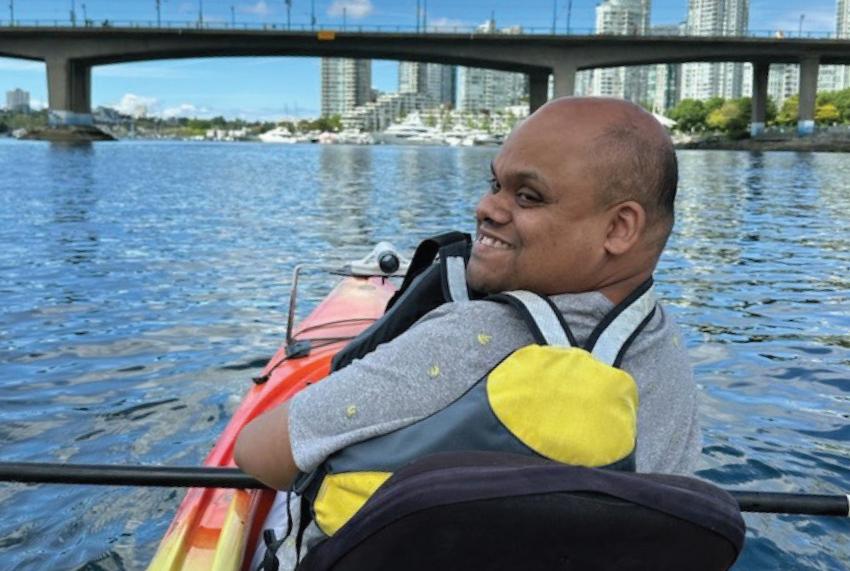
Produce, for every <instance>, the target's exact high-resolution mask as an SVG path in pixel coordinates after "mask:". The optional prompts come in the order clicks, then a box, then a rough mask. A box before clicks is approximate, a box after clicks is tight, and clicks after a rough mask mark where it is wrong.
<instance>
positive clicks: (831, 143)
mask: <svg viewBox="0 0 850 571" xmlns="http://www.w3.org/2000/svg"><path fill="white" fill-rule="evenodd" d="M18 138H19V139H21V140H41V141H49V142H60V143H75V142H94V141H119V140H136V141H164V140H168V141H195V142H206V143H218V142H229V143H233V142H246V143H259V142H262V141H260V140H259V139H242V140H238V139H237V140H222V139H212V138H210V139H206V138H205V139H200V140H199V139H194V138H181V137H138V136H137V137H130V138H123V137H115V136H113V135H112V134H111V133H108V132H104V131H103V130H101V129H98V128H96V127H95V128H91V127H89V128H85V127H83V128H80V127H73V128H67V127H65V128H47V129H39V130H36V131H32V132H30V133H27V134H25V135H23V136H22V137H18ZM264 144H267V145H271V146H274V145H275V143H264ZM302 144H307V143H302ZM310 144H319V143H310ZM336 144H339V143H336ZM360 144H364V143H360ZM373 144H379V143H373ZM410 146H414V145H410ZM420 146H421V145H420ZM433 146H444V145H433ZM445 146H450V145H445ZM481 146H496V145H481ZM673 146H674V148H675V149H676V150H699V151H785V152H819V153H850V138H844V137H842V138H836V137H823V136H817V135H814V136H811V137H793V138H787V139H767V138H765V139H749V138H748V139H740V140H731V139H721V138H708V139H701V140H684V141H683V140H680V141H676V139H675V137H674V139H673Z"/></svg>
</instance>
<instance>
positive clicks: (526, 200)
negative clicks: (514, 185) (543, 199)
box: [516, 190, 540, 204]
mask: <svg viewBox="0 0 850 571" xmlns="http://www.w3.org/2000/svg"><path fill="white" fill-rule="evenodd" d="M516 197H517V201H519V203H520V204H539V203H540V197H539V196H537V195H536V194H534V193H533V192H525V191H522V190H521V191H519V192H517V193H516Z"/></svg>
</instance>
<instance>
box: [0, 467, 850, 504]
mask: <svg viewBox="0 0 850 571" xmlns="http://www.w3.org/2000/svg"><path fill="white" fill-rule="evenodd" d="M0 482H21V483H26V484H90V485H100V486H153V487H157V486H159V487H169V488H171V487H174V488H241V489H258V488H265V487H266V486H265V485H264V484H262V483H261V482H259V481H257V480H255V479H254V478H252V477H251V476H249V475H247V474H245V473H244V472H242V471H241V470H239V469H238V468H213V467H177V466H112V465H108V464H56V463H36V462H0ZM729 493H730V494H731V495H732V497H734V498H735V500H736V501H737V502H738V505H740V506H741V511H745V512H756V513H780V514H798V515H822V516H839V517H850V499H848V496H845V495H832V496H826V495H814V494H788V493H773V492H743V491H737V490H735V491H730V492H729Z"/></svg>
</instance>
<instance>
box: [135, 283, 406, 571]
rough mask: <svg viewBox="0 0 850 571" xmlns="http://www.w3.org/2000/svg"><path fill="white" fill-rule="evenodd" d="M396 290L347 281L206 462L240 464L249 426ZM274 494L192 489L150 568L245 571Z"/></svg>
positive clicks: (257, 388) (276, 359)
mask: <svg viewBox="0 0 850 571" xmlns="http://www.w3.org/2000/svg"><path fill="white" fill-rule="evenodd" d="M394 291H395V287H394V286H393V285H392V284H391V283H390V282H389V281H387V280H386V279H384V278H354V277H348V278H344V279H343V280H342V281H341V282H340V283H339V284H338V285H337V286H336V287H335V288H334V289H333V291H331V293H330V294H328V296H327V297H326V298H325V299H324V301H322V302H321V303H320V304H319V305H318V306H317V307H316V309H314V310H313V312H312V313H311V314H310V315H309V316H308V317H307V318H306V319H304V321H303V322H302V323H301V324H300V325H299V326H298V327H297V328H296V330H295V334H294V338H295V339H297V340H298V341H302V340H307V339H309V340H311V345H312V348H311V350H310V352H309V354H307V355H305V356H303V357H297V358H287V356H286V347H285V346H282V347H280V348H279V349H278V351H277V352H276V353H275V355H274V356H273V357H272V359H271V360H270V361H269V363H268V364H267V365H266V367H265V368H264V369H263V372H262V374H261V377H266V376H267V378H268V380H266V381H265V382H264V383H262V384H257V385H254V386H253V387H251V389H250V390H249V391H248V393H247V394H246V396H245V398H244V399H243V401H242V403H241V405H240V406H239V407H238V409H237V410H236V412H235V413H234V415H233V418H232V419H231V420H230V422H229V423H228V425H227V427H226V428H225V429H224V431H223V432H222V434H221V436H220V437H219V439H218V440H217V442H216V444H215V446H214V447H213V449H212V451H211V452H210V454H209V455H208V456H207V458H206V460H205V461H204V465H205V466H218V467H233V466H235V463H234V462H233V447H234V444H235V442H236V437H237V436H238V434H239V432H240V431H241V430H242V427H244V426H245V425H246V424H247V423H248V422H250V421H251V420H253V419H254V418H255V417H257V416H259V415H260V414H262V413H263V412H265V411H267V410H269V409H271V408H274V407H275V406H277V405H279V404H281V403H283V402H285V401H286V400H288V399H289V398H291V397H292V395H294V394H295V393H296V392H298V391H299V390H301V389H302V388H304V387H305V386H307V384H310V383H315V382H317V381H320V380H321V379H323V378H324V377H325V376H327V374H328V372H329V371H330V364H331V359H332V358H333V356H334V355H335V354H336V352H337V351H339V350H340V349H341V348H342V347H343V346H344V344H345V343H346V342H347V340H349V339H351V338H353V337H355V336H356V335H357V334H359V333H360V332H361V331H362V330H364V329H365V328H366V327H368V326H369V325H370V324H371V323H372V322H373V321H374V320H376V319H377V318H379V317H380V316H381V315H382V314H383V312H384V308H385V306H386V304H387V301H388V300H389V298H390V296H391V295H392V294H393V292H394ZM273 499H274V492H273V491H271V490H234V489H221V488H192V489H190V490H189V491H188V492H187V494H186V496H185V498H184V499H183V501H182V502H181V504H180V506H179V508H178V509H177V512H176V514H175V516H174V520H173V521H172V523H171V525H170V526H169V528H168V531H167V532H166V534H165V536H164V537H163V539H162V541H161V543H160V545H159V549H158V550H157V552H156V555H155V556H154V558H153V560H152V561H151V563H150V565H149V567H148V570H149V571H178V570H180V571H195V570H197V571H201V570H203V571H235V570H238V569H242V568H243V567H244V566H243V559H244V560H245V561H246V562H248V561H250V559H251V557H250V556H251V554H252V553H253V549H254V545H255V544H256V542H257V538H258V537H259V534H260V532H261V530H260V526H261V525H262V523H263V521H264V520H265V518H266V515H267V513H268V510H269V508H270V507H271V503H272V500H273ZM246 554H247V556H246Z"/></svg>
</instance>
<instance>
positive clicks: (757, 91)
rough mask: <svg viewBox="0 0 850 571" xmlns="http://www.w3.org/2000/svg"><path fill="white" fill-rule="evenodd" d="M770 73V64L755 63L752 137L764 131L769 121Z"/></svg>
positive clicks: (751, 123) (751, 122) (751, 118)
mask: <svg viewBox="0 0 850 571" xmlns="http://www.w3.org/2000/svg"><path fill="white" fill-rule="evenodd" d="M769 72H770V64H769V63H767V62H754V63H753V106H752V115H751V117H750V136H751V137H756V136H758V135H760V134H761V133H762V132H763V131H764V123H765V120H766V119H767V78H768V73H769Z"/></svg>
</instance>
